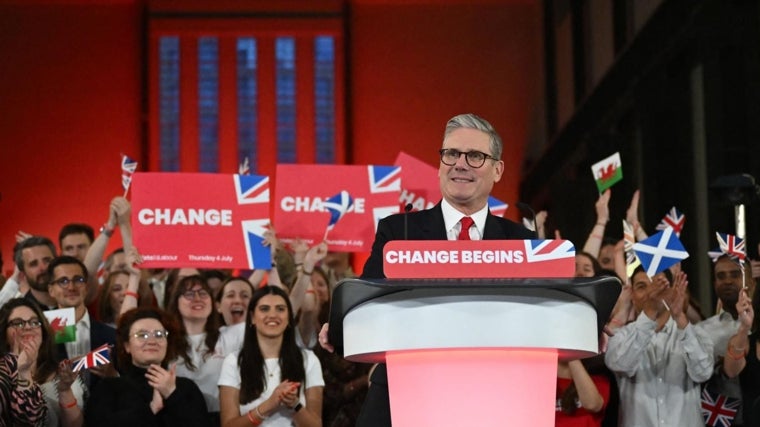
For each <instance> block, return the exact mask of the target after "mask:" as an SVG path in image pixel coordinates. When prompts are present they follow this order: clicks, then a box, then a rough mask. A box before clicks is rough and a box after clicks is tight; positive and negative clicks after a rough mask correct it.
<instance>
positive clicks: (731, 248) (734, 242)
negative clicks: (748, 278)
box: [715, 232, 747, 263]
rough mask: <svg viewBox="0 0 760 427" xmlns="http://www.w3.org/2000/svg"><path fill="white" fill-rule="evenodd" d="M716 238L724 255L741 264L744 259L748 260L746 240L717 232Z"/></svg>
mask: <svg viewBox="0 0 760 427" xmlns="http://www.w3.org/2000/svg"><path fill="white" fill-rule="evenodd" d="M715 236H716V237H717V238H718V245H719V247H720V251H721V252H722V254H726V255H728V256H730V257H731V258H732V259H734V260H738V261H739V262H740V263H742V262H744V259H745V258H747V253H746V249H745V245H744V239H741V238H739V237H736V236H734V235H733V234H727V233H720V232H715Z"/></svg>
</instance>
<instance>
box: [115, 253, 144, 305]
mask: <svg viewBox="0 0 760 427" xmlns="http://www.w3.org/2000/svg"><path fill="white" fill-rule="evenodd" d="M126 255H127V266H126V269H127V272H128V273H129V282H128V283H127V290H126V291H124V302H122V303H121V311H120V315H121V314H124V313H126V312H127V311H129V310H131V309H133V308H136V307H137V303H138V300H139V298H140V294H139V290H140V278H141V270H140V268H139V267H138V266H137V265H138V264H140V263H142V257H141V256H140V253H139V252H138V251H137V248H135V247H134V246H131V247H130V248H129V250H127V251H126Z"/></svg>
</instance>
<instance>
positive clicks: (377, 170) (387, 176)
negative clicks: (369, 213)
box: [367, 165, 401, 194]
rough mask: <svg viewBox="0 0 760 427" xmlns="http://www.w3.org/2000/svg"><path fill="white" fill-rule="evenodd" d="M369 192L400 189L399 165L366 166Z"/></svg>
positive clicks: (385, 191)
mask: <svg viewBox="0 0 760 427" xmlns="http://www.w3.org/2000/svg"><path fill="white" fill-rule="evenodd" d="M367 168H368V172H369V174H368V175H369V190H370V193H372V194H376V193H390V192H393V191H401V166H373V165H369V166H367Z"/></svg>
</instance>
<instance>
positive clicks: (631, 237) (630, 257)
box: [623, 220, 641, 277]
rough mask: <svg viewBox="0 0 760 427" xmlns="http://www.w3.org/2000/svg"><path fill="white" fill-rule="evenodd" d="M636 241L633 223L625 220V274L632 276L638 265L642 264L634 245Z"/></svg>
mask: <svg viewBox="0 0 760 427" xmlns="http://www.w3.org/2000/svg"><path fill="white" fill-rule="evenodd" d="M634 243H636V237H635V234H634V232H633V225H631V223H629V222H628V221H626V220H623V248H624V251H625V274H626V275H628V277H631V275H632V274H633V271H634V270H636V267H638V266H639V265H641V261H639V258H638V257H637V256H636V252H634V250H633V245H634Z"/></svg>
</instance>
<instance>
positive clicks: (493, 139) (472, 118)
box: [443, 113, 503, 160]
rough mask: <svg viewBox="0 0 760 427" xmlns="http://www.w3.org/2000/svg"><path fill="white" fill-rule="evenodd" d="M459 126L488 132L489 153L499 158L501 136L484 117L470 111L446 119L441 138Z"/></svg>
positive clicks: (501, 146) (501, 145)
mask: <svg viewBox="0 0 760 427" xmlns="http://www.w3.org/2000/svg"><path fill="white" fill-rule="evenodd" d="M459 128H466V129H477V130H479V131H482V132H485V133H486V134H488V139H489V142H490V144H491V155H492V156H493V157H494V158H496V159H499V160H500V159H501V152H502V148H503V144H502V142H501V137H500V136H499V134H498V133H496V129H494V128H493V126H492V125H491V123H488V121H487V120H486V119H484V118H482V117H479V116H477V115H475V114H472V113H468V114H460V115H458V116H454V117H452V118H451V119H450V120H449V121H448V123H446V130H445V131H444V132H443V138H444V139H446V137H447V136H449V135H450V134H451V132H454V131H455V130H456V129H459Z"/></svg>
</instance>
